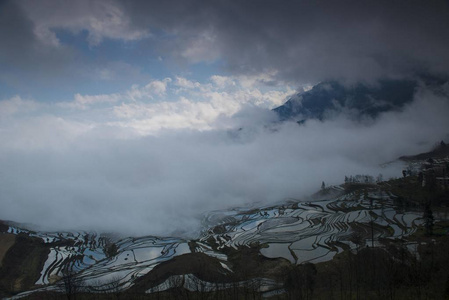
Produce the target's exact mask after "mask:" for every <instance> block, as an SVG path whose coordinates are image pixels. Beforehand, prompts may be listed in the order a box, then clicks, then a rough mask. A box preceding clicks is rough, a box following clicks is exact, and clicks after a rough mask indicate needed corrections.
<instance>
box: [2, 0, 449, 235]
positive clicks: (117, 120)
mask: <svg viewBox="0 0 449 300" xmlns="http://www.w3.org/2000/svg"><path fill="white" fill-rule="evenodd" d="M241 2H242V1H233V2H228V1H225V2H222V1H208V2H207V3H204V1H161V2H156V1H145V2H143V1H126V2H125V1H71V2H59V1H3V2H2V3H1V4H0V40H1V42H0V140H1V144H0V206H1V210H0V219H4V220H13V221H17V222H26V223H33V224H36V225H39V226H40V228H42V229H45V230H51V231H55V230H69V229H83V230H98V231H108V232H111V231H114V232H121V233H124V234H129V235H134V236H136V235H144V234H155V235H170V234H173V235H183V236H191V235H194V234H195V232H197V230H198V229H199V228H200V219H201V215H202V214H203V213H204V212H206V211H208V210H215V209H225V208H229V207H233V206H242V205H250V204H251V203H256V202H257V203H260V204H262V205H268V204H270V203H276V202H279V201H282V200H283V199H285V198H290V197H292V198H296V199H304V198H305V197H307V196H308V195H310V194H311V193H313V192H315V191H316V190H318V189H319V188H320V186H321V182H322V181H324V182H325V183H326V184H328V185H330V184H341V183H342V182H343V180H344V176H345V175H353V174H370V175H373V176H377V175H378V174H379V173H382V174H383V175H384V177H385V178H389V177H391V176H400V174H401V173H400V170H401V169H400V167H398V166H397V165H393V166H390V167H386V168H385V167H384V168H382V167H380V164H383V163H385V162H390V161H393V160H395V159H397V158H398V157H399V156H401V155H411V154H417V153H420V152H424V151H428V150H429V149H430V148H431V147H432V146H433V145H434V144H435V143H436V142H438V141H440V140H445V139H448V131H447V128H449V118H448V117H447V116H448V113H449V101H448V94H449V88H448V86H447V85H446V86H445V87H443V88H442V89H438V90H434V89H432V88H428V87H423V86H421V87H420V88H418V89H417V91H416V93H415V96H414V101H413V103H411V104H410V105H407V106H406V107H404V108H403V110H402V111H399V112H388V113H384V114H382V115H381V116H380V117H379V118H377V119H369V118H366V119H362V120H356V119H354V118H351V117H350V113H349V114H346V113H342V114H338V115H333V114H331V113H330V114H329V117H328V118H327V119H325V120H323V121H317V120H309V121H307V122H306V123H305V124H304V125H301V126H300V125H298V124H297V123H295V122H283V123H279V122H278V121H277V116H276V114H275V113H274V112H272V111H271V109H272V108H275V107H277V106H279V105H282V104H283V103H284V102H285V101H286V100H288V98H289V97H290V96H292V95H294V94H296V93H298V92H300V91H303V90H304V89H306V90H307V89H309V88H310V87H311V86H313V85H314V84H316V83H318V82H321V81H324V80H328V79H334V80H339V81H341V82H344V83H345V84H347V85H351V84H353V83H355V82H363V83H365V84H371V85H375V84H376V82H377V81H378V80H379V79H385V78H415V76H417V74H432V75H436V76H440V77H442V78H447V76H448V75H449V74H448V70H449V55H448V53H449V6H448V4H447V2H445V1H433V2H431V3H430V2H424V1H423V2H413V3H407V4H405V3H404V4H401V3H400V2H394V3H389V2H388V3H387V2H383V1H372V2H366V3H363V5H362V4H361V3H359V2H356V1H344V2H334V1H320V2H319V3H311V2H306V1H285V2H282V3H281V2H275V1H244V3H241Z"/></svg>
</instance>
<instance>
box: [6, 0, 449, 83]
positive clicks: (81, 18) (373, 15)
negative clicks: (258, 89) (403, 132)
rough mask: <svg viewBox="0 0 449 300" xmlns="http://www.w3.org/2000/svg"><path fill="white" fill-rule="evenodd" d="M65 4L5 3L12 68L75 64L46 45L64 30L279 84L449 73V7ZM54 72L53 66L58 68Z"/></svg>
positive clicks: (334, 3)
mask: <svg viewBox="0 0 449 300" xmlns="http://www.w3.org/2000/svg"><path fill="white" fill-rule="evenodd" d="M17 3H20V7H21V8H22V9H20V8H19V7H17ZM57 3H59V4H58V5H56V3H55V2H54V1H20V2H4V4H3V7H2V10H1V13H2V14H3V16H2V18H1V19H2V21H1V22H2V24H1V28H0V31H1V33H0V34H1V40H2V43H1V46H0V47H1V49H2V53H1V54H0V60H1V61H3V63H5V61H6V60H8V61H10V60H11V63H10V66H11V65H12V66H14V64H17V65H18V66H28V67H29V68H31V69H36V68H41V64H40V62H44V63H47V62H48V60H46V59H42V57H43V58H48V57H47V56H52V57H54V56H55V54H58V55H56V58H58V57H62V58H61V59H60V62H61V64H62V65H63V64H64V63H65V64H67V65H70V60H67V59H63V58H64V55H65V54H67V53H70V51H72V50H73V49H71V48H70V45H65V44H63V43H61V45H60V47H59V48H57V49H56V48H51V47H49V46H48V45H44V44H43V41H47V42H52V41H53V42H55V41H57V38H56V36H55V35H54V30H57V29H61V28H62V29H65V30H68V31H71V32H80V31H82V30H85V31H86V32H87V38H86V43H88V44H89V45H90V47H96V46H98V45H99V44H101V43H102V42H103V41H104V40H105V39H108V38H109V39H117V40H124V41H127V40H140V41H142V42H141V43H140V44H139V47H141V48H142V49H140V50H141V51H143V52H144V51H146V50H148V49H150V48H151V49H153V48H157V49H158V50H159V54H160V55H161V56H163V57H164V58H169V59H170V58H171V59H173V60H174V61H176V62H184V63H195V62H200V61H208V62H210V61H215V60H217V59H221V60H222V61H224V63H225V66H226V67H227V68H228V69H229V70H231V71H232V72H234V73H236V74H242V73H243V74H251V73H260V72H265V71H267V70H269V71H273V70H276V71H278V72H279V73H278V78H279V79H283V80H287V81H290V82H294V83H297V82H315V81H319V80H323V79H328V78H337V79H338V78H341V79H349V80H359V79H362V80H371V79H376V78H379V77H398V76H407V75H410V74H415V73H417V72H430V73H447V72H448V70H449V54H448V53H449V4H448V2H447V1H194V0H190V1H180V0H173V1H157V2H156V1H76V2H75V1H73V2H64V4H61V3H60V2H57ZM24 12H25V13H24ZM36 28H37V29H39V30H36ZM36 33H39V34H40V36H39V39H37V38H36ZM64 47H65V48H64ZM85 59H86V58H85ZM31 60H32V61H31ZM57 60H58V59H56V61H57ZM91 63H96V62H91ZM142 63H143V64H144V62H142ZM61 64H60V65H59V66H61ZM54 65H55V63H54V59H53V61H52V63H50V64H49V67H50V68H51V67H52V66H54ZM49 73H50V72H49Z"/></svg>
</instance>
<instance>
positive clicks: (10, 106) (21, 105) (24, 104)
mask: <svg viewBox="0 0 449 300" xmlns="http://www.w3.org/2000/svg"><path fill="white" fill-rule="evenodd" d="M39 106H40V104H39V103H38V102H35V101H32V100H23V99H22V98H21V97H19V96H14V97H12V98H10V99H7V100H2V101H0V117H3V118H5V117H8V116H12V115H14V114H16V113H24V112H30V111H33V110H36V109H37V108H38V107H39Z"/></svg>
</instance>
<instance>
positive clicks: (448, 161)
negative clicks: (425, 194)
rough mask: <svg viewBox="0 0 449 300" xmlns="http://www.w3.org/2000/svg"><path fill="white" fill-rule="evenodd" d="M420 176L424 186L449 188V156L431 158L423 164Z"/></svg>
mask: <svg viewBox="0 0 449 300" xmlns="http://www.w3.org/2000/svg"><path fill="white" fill-rule="evenodd" d="M418 178H419V180H420V182H421V184H422V186H423V187H424V186H427V187H439V188H442V189H449V158H442V159H433V158H429V159H428V160H426V162H425V163H423V164H422V166H421V171H420V172H419V174H418Z"/></svg>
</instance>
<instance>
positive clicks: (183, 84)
mask: <svg viewBox="0 0 449 300" xmlns="http://www.w3.org/2000/svg"><path fill="white" fill-rule="evenodd" d="M175 86H178V87H180V88H183V89H194V88H198V87H200V86H201V84H200V83H199V82H194V81H190V80H188V79H187V78H185V77H179V76H176V81H175Z"/></svg>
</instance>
